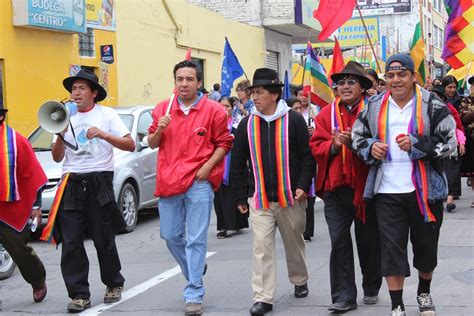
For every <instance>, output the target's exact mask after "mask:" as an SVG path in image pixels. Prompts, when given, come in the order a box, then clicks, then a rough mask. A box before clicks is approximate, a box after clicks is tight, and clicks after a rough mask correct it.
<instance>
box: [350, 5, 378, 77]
mask: <svg viewBox="0 0 474 316" xmlns="http://www.w3.org/2000/svg"><path fill="white" fill-rule="evenodd" d="M355 3H356V7H357V11H358V12H359V16H360V19H361V20H362V25H364V30H365V35H366V36H367V39H368V40H369V44H370V48H371V49H372V54H373V55H374V57H375V62H376V63H377V69H378V70H379V73H380V72H382V68H380V65H379V59H378V58H377V54H375V50H374V46H373V45H372V40H371V39H370V36H369V31H368V30H367V26H366V25H365V21H364V17H363V16H362V12H360V8H359V3H358V1H356V2H355Z"/></svg>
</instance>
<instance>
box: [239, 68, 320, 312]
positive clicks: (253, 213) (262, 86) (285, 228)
mask: <svg viewBox="0 0 474 316" xmlns="http://www.w3.org/2000/svg"><path fill="white" fill-rule="evenodd" d="M282 86H283V84H281V83H280V81H279V79H278V74H277V73H276V72H275V71H274V70H271V69H268V68H260V69H257V70H256V71H255V73H254V76H253V84H252V86H251V87H250V89H251V90H252V98H253V100H254V103H255V110H254V111H253V112H252V113H251V115H250V116H247V117H245V118H244V119H243V120H242V121H241V122H240V124H239V127H238V129H237V133H236V138H235V143H234V149H233V151H232V154H233V158H232V167H231V177H232V179H233V184H232V185H233V188H234V189H235V195H236V198H237V205H238V208H239V210H240V212H242V213H247V212H249V209H250V221H251V223H252V230H253V237H254V238H253V260H252V288H253V301H254V305H253V306H252V308H251V309H250V313H251V314H252V315H263V314H265V313H266V312H269V311H270V310H272V308H273V300H274V297H275V286H276V254H275V233H276V228H277V227H278V230H279V231H280V234H281V236H282V239H283V244H284V247H285V253H286V260H287V267H288V277H289V279H290V282H291V283H292V284H293V285H294V286H295V290H294V295H295V297H305V296H307V295H308V286H307V282H308V270H307V267H306V258H305V257H306V255H305V243H304V240H303V237H302V234H303V232H304V230H305V219H306V212H305V209H306V198H307V192H308V190H309V187H310V185H311V178H312V177H313V176H314V174H315V172H316V171H315V169H316V168H315V162H314V160H313V157H312V156H311V150H310V148H309V133H308V129H307V127H306V124H305V121H304V119H303V117H302V116H301V115H300V114H299V113H297V112H295V111H294V110H292V109H290V108H289V107H288V106H287V104H286V103H285V101H283V100H281V95H282V89H281V88H282ZM247 162H248V163H249V166H250V174H249V175H248V177H246V176H245V170H246V168H247Z"/></svg>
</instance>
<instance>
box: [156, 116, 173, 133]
mask: <svg viewBox="0 0 474 316" xmlns="http://www.w3.org/2000/svg"><path fill="white" fill-rule="evenodd" d="M170 122H171V115H169V114H167V115H163V116H162V117H160V120H159V121H158V129H157V131H160V132H162V131H164V130H165V129H166V128H167V127H168V125H169V123H170Z"/></svg>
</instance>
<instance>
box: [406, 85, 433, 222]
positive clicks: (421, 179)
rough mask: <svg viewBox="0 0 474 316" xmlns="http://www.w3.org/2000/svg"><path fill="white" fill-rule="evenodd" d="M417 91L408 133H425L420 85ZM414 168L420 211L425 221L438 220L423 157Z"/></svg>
mask: <svg viewBox="0 0 474 316" xmlns="http://www.w3.org/2000/svg"><path fill="white" fill-rule="evenodd" d="M415 87H416V88H415V93H414V95H413V109H412V116H411V121H410V124H409V125H408V134H414V135H415V134H418V135H420V136H421V135H423V132H424V127H425V126H424V123H423V117H422V113H421V108H422V105H421V100H422V97H421V90H420V87H418V85H416V86H415ZM412 164H413V170H412V173H411V179H412V181H413V185H414V186H415V191H416V199H417V201H418V206H419V208H420V212H421V214H422V215H423V217H424V220H425V222H436V217H435V216H434V215H433V213H432V212H431V210H430V206H429V204H428V176H427V173H426V168H425V164H424V163H423V161H422V160H421V159H418V160H413V161H412Z"/></svg>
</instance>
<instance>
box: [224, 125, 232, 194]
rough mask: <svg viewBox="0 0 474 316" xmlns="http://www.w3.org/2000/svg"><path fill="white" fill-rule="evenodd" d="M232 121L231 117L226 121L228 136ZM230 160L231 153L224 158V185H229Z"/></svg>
mask: <svg viewBox="0 0 474 316" xmlns="http://www.w3.org/2000/svg"><path fill="white" fill-rule="evenodd" d="M233 121H234V119H233V117H232V116H230V117H229V118H228V119H227V128H228V129H229V134H232V123H233ZM230 158H231V151H229V153H228V154H227V155H226V156H225V158H224V179H223V181H222V182H223V183H224V184H225V185H229V183H230Z"/></svg>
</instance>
